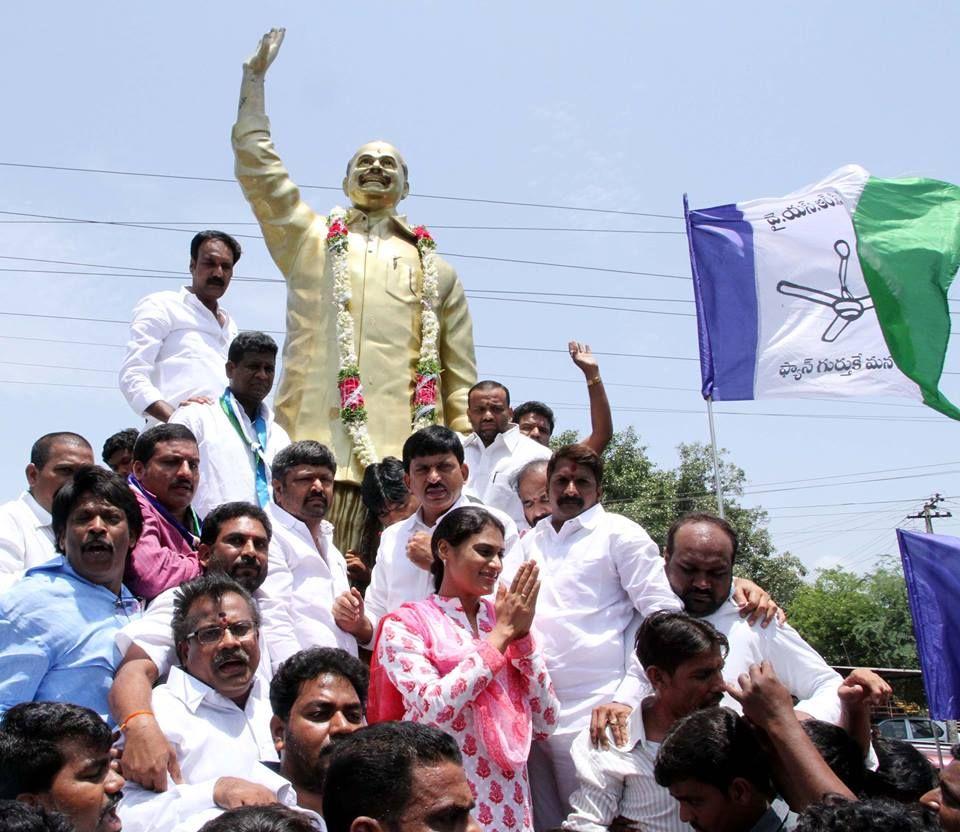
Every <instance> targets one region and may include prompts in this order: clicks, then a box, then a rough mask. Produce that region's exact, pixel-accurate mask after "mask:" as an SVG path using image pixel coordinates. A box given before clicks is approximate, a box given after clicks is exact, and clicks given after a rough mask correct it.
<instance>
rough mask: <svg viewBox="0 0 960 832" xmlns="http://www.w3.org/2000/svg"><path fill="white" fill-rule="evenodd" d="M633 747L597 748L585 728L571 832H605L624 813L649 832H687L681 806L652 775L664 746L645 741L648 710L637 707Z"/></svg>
mask: <svg viewBox="0 0 960 832" xmlns="http://www.w3.org/2000/svg"><path fill="white" fill-rule="evenodd" d="M629 732H630V742H631V743H632V744H631V745H630V746H629V747H625V748H617V746H616V744H615V743H614V742H613V741H612V740H611V741H610V747H609V748H606V749H602V750H601V749H597V748H594V747H593V743H591V742H590V729H589V728H585V729H584V730H583V731H581V732H580V733H579V734H578V735H577V738H576V739H575V740H574V741H573V746H572V747H571V749H570V753H571V754H572V755H573V762H574V765H576V767H577V781H578V783H579V785H578V787H577V790H576V791H575V792H574V793H573V794H572V795H571V796H570V809H571V811H570V814H569V815H568V816H567V819H566V820H565V821H564V823H563V828H564V829H566V830H569V832H606V830H607V829H608V828H609V827H610V824H611V823H612V822H613V819H614V818H616V817H618V816H619V815H622V816H623V817H625V818H629V819H630V820H632V821H637V826H639V827H640V828H641V829H643V830H645V832H646V831H647V830H649V832H686V830H689V829H690V828H691V827H690V825H689V824H687V823H684V822H683V821H682V820H680V804H679V803H678V802H677V801H676V800H674V798H673V796H672V795H671V794H670V792H669V790H667V789H665V788H664V787H663V786H658V785H657V781H656V780H655V779H654V776H653V767H654V763H655V762H656V759H657V751H659V750H660V743H658V742H651V741H649V740H648V739H647V737H646V732H645V731H644V726H643V710H642V708H635V709H634V711H633V713H632V714H630V719H629Z"/></svg>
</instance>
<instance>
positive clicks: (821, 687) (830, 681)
mask: <svg viewBox="0 0 960 832" xmlns="http://www.w3.org/2000/svg"><path fill="white" fill-rule="evenodd" d="M758 634H759V636H760V645H759V646H760V652H761V654H762V655H763V657H764V658H765V659H766V660H767V661H769V662H770V663H771V664H772V665H773V669H774V670H775V671H776V674H777V676H778V677H779V678H780V681H781V682H783V683H784V684H785V685H786V686H787V688H788V689H789V691H790V692H791V693H792V694H793V695H794V696H796V697H797V699H798V700H799V701H798V702H797V704H796V706H795V707H796V709H797V710H798V711H803V712H804V713H808V714H810V716H812V717H813V718H814V719H822V720H823V721H824V722H831V723H833V724H834V725H836V724H838V723H839V722H840V697H839V696H838V694H837V690H838V689H839V687H840V684H841V683H842V682H843V679H842V678H841V677H840V674H839V673H837V671H835V670H834V669H833V668H831V667H830V666H829V665H828V664H827V663H826V662H825V661H824V660H823V657H822V656H820V654H819V653H817V651H816V650H814V649H813V648H812V647H811V646H810V645H809V644H807V643H806V642H805V641H804V640H803V639H802V638H801V637H800V634H799V633H798V632H797V631H796V630H794V629H793V627H791V626H790V625H789V624H780V623H779V622H774V623H772V624H771V625H770V626H769V627H766V628H760V629H759V630H758Z"/></svg>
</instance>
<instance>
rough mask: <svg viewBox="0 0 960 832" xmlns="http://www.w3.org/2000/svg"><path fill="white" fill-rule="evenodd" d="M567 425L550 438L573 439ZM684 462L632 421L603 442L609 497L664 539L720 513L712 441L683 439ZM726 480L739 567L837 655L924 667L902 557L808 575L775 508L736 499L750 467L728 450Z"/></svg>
mask: <svg viewBox="0 0 960 832" xmlns="http://www.w3.org/2000/svg"><path fill="white" fill-rule="evenodd" d="M576 440H577V435H576V433H575V432H573V431H565V432H564V433H561V434H559V435H557V436H556V437H554V440H553V442H551V445H552V446H553V447H554V448H557V447H559V446H561V445H565V444H568V443H570V442H575V441H576ZM677 453H678V457H679V459H678V464H677V467H676V468H660V467H659V466H657V465H656V464H655V463H654V462H653V460H651V459H650V457H649V456H648V455H647V449H646V447H645V446H644V445H643V444H641V442H640V438H639V437H638V436H637V433H636V431H635V430H634V429H633V428H627V429H626V430H623V431H619V432H617V433H615V434H614V437H613V440H612V441H611V442H610V445H609V446H608V448H607V450H606V451H605V452H604V463H605V468H604V475H603V503H604V506H605V507H606V508H607V510H608V511H615V512H617V513H618V514H623V515H625V516H627V517H629V518H630V519H632V520H634V521H636V522H637V523H639V524H640V525H641V526H643V527H644V528H645V529H646V530H647V532H648V533H649V534H650V536H651V537H652V538H653V539H654V540H655V541H656V542H657V544H658V545H659V546H660V548H661V549H662V548H663V546H664V544H665V542H666V537H667V530H668V529H669V528H670V525H671V524H672V523H673V521H674V520H676V519H677V518H678V517H679V516H680V515H682V514H685V513H687V512H690V511H709V512H713V513H716V511H717V500H716V492H715V488H714V481H713V458H712V455H711V452H710V446H709V445H706V444H704V443H701V442H690V443H684V444H682V445H680V446H679V447H678V448H677ZM724 456H725V452H721V465H720V468H721V471H720V480H721V483H722V486H723V493H724V508H725V510H726V516H727V519H728V520H729V521H730V523H731V524H732V525H733V527H734V528H735V529H736V530H737V534H738V535H739V538H740V552H739V555H738V558H737V566H736V572H737V574H738V575H741V576H743V577H746V578H750V579H751V580H753V581H755V582H756V583H757V584H759V585H760V586H762V587H763V588H764V589H765V590H767V592H769V593H770V594H771V595H772V596H773V598H774V599H775V600H776V601H777V603H779V604H780V605H781V606H783V607H784V608H785V609H786V610H787V612H788V614H789V617H790V623H791V624H793V625H794V626H795V627H796V628H797V630H798V631H799V632H800V633H801V635H802V636H803V637H804V638H805V639H806V640H807V641H809V642H810V644H811V645H813V647H814V648H815V649H816V650H817V651H818V652H819V653H820V654H821V655H822V656H823V657H824V658H825V659H826V660H827V662H828V663H830V664H837V665H852V666H868V667H870V666H872V667H917V666H918V663H917V651H916V642H915V640H914V637H913V629H912V624H911V619H910V610H909V607H908V606H907V595H906V588H905V586H904V582H903V573H902V572H901V571H900V567H899V562H897V561H895V560H889V561H885V562H883V563H881V565H880V566H879V567H878V568H876V569H874V571H873V572H870V573H869V574H867V575H865V576H863V577H860V576H858V575H856V574H854V573H853V572H849V571H847V570H845V569H841V568H837V569H827V570H823V571H821V572H820V573H819V574H818V576H817V579H816V581H815V582H814V583H813V584H806V583H804V580H803V578H804V576H805V575H806V574H807V571H806V569H805V568H804V566H803V564H802V563H801V562H800V560H799V558H797V557H795V556H794V555H791V554H790V553H789V552H784V553H783V554H778V553H777V551H776V549H775V548H774V546H773V542H772V541H771V540H770V534H769V532H768V531H767V529H766V523H767V513H766V512H765V511H764V510H763V509H760V508H745V507H743V506H741V505H740V504H739V502H738V498H739V497H740V496H742V494H743V486H744V483H745V481H746V475H745V474H744V472H743V470H742V469H740V468H738V467H737V466H736V465H734V464H733V463H731V462H729V461H728V460H726V459H724V458H723V457H724Z"/></svg>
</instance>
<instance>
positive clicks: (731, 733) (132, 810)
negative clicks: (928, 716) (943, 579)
mask: <svg viewBox="0 0 960 832" xmlns="http://www.w3.org/2000/svg"><path fill="white" fill-rule="evenodd" d="M239 256H240V247H239V245H238V244H237V243H236V241H235V240H233V239H232V238H231V237H229V236H228V235H226V234H223V233H222V232H202V233H201V234H199V235H197V237H196V238H195V239H194V241H193V244H192V247H191V274H192V283H191V285H190V286H189V287H185V288H184V289H182V290H180V291H179V292H160V293H156V294H155V295H151V296H148V297H146V298H144V299H143V300H142V301H141V302H140V303H139V304H138V305H137V307H136V309H135V311H134V319H133V322H132V324H131V338H130V344H129V347H128V350H127V355H126V359H125V360H124V363H123V367H122V369H121V373H120V386H121V390H122V391H123V393H124V395H125V396H126V398H127V400H128V401H129V402H130V404H131V406H132V407H133V408H134V410H135V411H136V412H137V413H138V414H143V415H144V417H145V418H146V419H147V421H146V423H145V424H144V426H143V429H142V430H140V431H137V430H124V431H120V432H119V433H116V434H114V435H113V436H111V437H110V438H109V439H107V441H106V442H105V443H104V445H103V449H102V454H101V456H102V460H103V462H104V464H105V465H106V466H107V467H102V466H98V465H97V464H96V463H95V459H94V453H93V449H92V447H91V445H90V443H89V442H88V440H87V439H85V438H84V437H82V436H80V435H78V434H76V433H73V432H69V431H62V432H57V433H50V434H46V435H44V436H42V437H40V438H39V439H37V440H36V442H35V443H34V445H33V448H32V449H31V452H30V460H29V463H28V464H27V466H26V471H25V474H26V481H27V488H26V490H25V491H24V493H23V494H21V495H20V497H19V498H17V499H15V500H13V501H11V502H8V503H6V504H5V505H3V506H0V828H4V829H11V830H55V832H61V831H62V830H67V829H71V828H72V829H75V830H76V832H119V830H120V829H121V828H122V829H124V830H127V832H167V831H168V830H169V832H173V830H177V832H194V830H200V829H202V830H206V832H215V831H216V830H231V832H232V831H233V830H243V831H244V832H247V830H249V832H254V830H257V832H260V831H262V832H268V831H269V832H273V831H274V830H277V832H279V831H280V830H297V831H298V832H300V831H301V830H303V832H306V830H310V829H314V830H315V829H324V830H325V829H329V830H330V832H376V830H388V829H389V830H398V829H402V830H423V829H428V828H429V829H436V830H441V832H463V830H467V829H470V830H477V829H484V830H491V832H492V831H493V830H497V832H504V831H505V830H506V831H507V832H523V831H524V830H537V832H544V830H557V829H563V830H568V832H596V830H600V829H610V828H614V829H616V830H620V832H628V830H629V831H630V832H632V831H633V830H664V831H666V830H683V829H688V828H693V829H697V830H704V831H705V832H741V831H742V832H749V830H758V831H759V832H765V830H777V829H790V828H797V829H801V830H841V829H864V828H867V827H868V826H869V828H871V829H876V830H885V829H898V830H900V829H903V830H909V829H935V828H941V827H942V828H944V829H948V830H956V829H960V759H954V760H953V761H952V762H951V763H950V764H949V765H948V766H946V767H945V768H944V769H943V770H942V771H941V772H939V773H938V772H937V771H936V770H935V769H933V768H932V767H931V766H930V764H929V763H928V762H927V761H926V760H925V759H924V758H923V757H922V756H921V755H918V754H916V753H915V752H914V750H913V749H912V748H910V747H904V746H903V745H901V744H899V743H895V742H892V741H880V740H876V739H874V738H873V737H872V735H871V730H870V725H871V724H870V708H871V705H872V704H874V703H877V702H879V701H882V700H883V699H885V698H886V697H888V696H889V694H890V688H889V686H888V685H887V684H886V683H885V682H884V681H883V679H882V678H880V677H879V676H878V675H877V674H876V673H874V672H872V671H870V670H867V669H862V668H861V669H857V670H854V671H853V672H852V673H850V674H849V675H848V676H847V677H846V678H842V677H841V676H840V675H839V674H837V673H836V672H835V671H834V670H832V669H831V668H830V667H828V666H827V664H826V663H825V662H824V660H823V659H822V658H821V657H820V656H819V655H818V654H817V653H816V652H815V651H814V650H813V649H812V648H811V647H810V646H809V645H808V644H806V642H804V641H803V639H802V638H801V637H800V636H799V635H798V634H797V633H796V631H795V630H793V628H791V627H790V626H789V624H787V623H786V622H785V621H784V620H783V615H782V612H781V611H779V610H778V609H777V607H776V604H775V603H774V602H773V601H772V600H771V599H770V598H769V596H768V595H767V593H765V592H764V591H763V590H762V589H761V588H760V587H758V586H756V585H755V584H753V583H751V582H750V581H746V580H742V579H740V578H735V577H734V568H735V565H736V560H737V554H738V536H737V532H736V530H735V529H734V528H733V527H732V526H731V525H730V524H729V523H728V522H727V521H725V520H723V519H721V518H720V517H717V516H714V515H711V514H705V513H697V514H687V515H683V516H680V517H678V518H677V519H676V522H675V523H674V524H673V526H672V527H671V528H670V530H669V533H668V535H667V538H666V541H665V546H664V548H663V551H662V553H661V551H660V549H659V547H658V546H657V544H656V543H654V541H653V540H652V539H651V538H650V536H649V535H648V534H647V533H646V532H645V531H644V529H643V528H642V527H641V526H639V525H638V524H636V523H634V522H633V521H631V520H629V519H627V518H625V517H623V516H620V515H618V514H615V513H612V512H608V511H606V509H605V508H604V506H603V504H602V497H603V477H604V470H603V459H602V453H603V450H604V448H605V447H606V445H607V443H608V442H609V441H610V438H611V437H612V420H611V416H610V407H609V403H608V401H607V398H606V394H605V393H604V391H603V383H602V380H601V377H600V372H599V367H598V365H597V361H596V359H595V358H594V357H593V355H592V353H591V351H590V349H589V346H587V345H585V344H580V343H578V342H575V341H572V342H570V344H569V353H570V356H571V359H572V361H573V362H574V363H575V364H576V366H577V367H578V368H579V369H580V370H581V371H582V372H583V374H584V378H585V382H586V386H587V390H588V396H589V402H590V407H591V422H592V432H591V434H590V436H589V437H588V438H587V439H586V440H584V441H583V442H580V443H576V444H569V445H564V446H562V447H559V448H556V449H554V450H551V448H550V445H549V443H550V439H551V437H552V436H553V434H554V429H555V421H554V414H553V412H552V411H551V409H550V408H549V407H548V406H547V405H545V404H543V403H541V402H526V403H524V404H522V405H519V406H517V407H516V408H513V407H512V406H511V400H510V393H509V391H508V389H507V387H506V386H505V385H504V384H502V383H500V382H499V381H495V380H486V381H480V382H478V383H476V384H475V385H473V386H472V387H471V388H470V390H469V392H468V394H467V402H466V405H467V417H468V420H469V424H470V427H471V431H470V432H469V433H466V434H458V433H455V432H454V431H453V430H451V429H450V428H448V427H446V426H444V425H442V424H434V425H430V426H427V427H423V428H421V429H419V430H416V431H415V432H412V433H411V434H410V435H409V437H408V438H406V441H405V442H404V443H403V446H402V458H399V459H397V458H394V457H387V458H384V459H382V460H381V461H379V462H376V463H373V464H371V465H369V466H368V467H367V468H366V470H365V472H364V476H363V482H362V485H361V487H360V495H361V497H362V501H363V504H364V506H365V507H366V510H367V516H368V519H367V522H366V524H365V526H364V533H363V535H362V537H361V538H360V539H359V540H358V541H357V542H356V545H355V546H354V547H352V548H349V549H347V550H346V551H343V552H342V551H341V550H340V548H339V547H338V545H337V543H336V542H335V538H334V532H335V530H334V528H333V526H332V524H331V523H330V521H329V519H328V518H329V516H330V512H331V507H332V505H333V504H334V501H335V495H336V492H337V488H338V485H337V470H338V465H340V464H342V463H343V462H344V461H343V460H338V459H336V458H335V456H334V453H333V452H332V451H331V449H330V448H329V447H327V446H326V445H323V444H321V443H320V442H318V441H315V440H313V439H309V438H298V439H297V441H291V438H290V436H288V435H287V433H286V432H285V431H284V429H283V428H282V427H281V426H280V425H279V424H278V423H277V422H276V421H275V419H274V414H273V412H272V410H271V408H270V407H269V406H268V405H267V404H266V399H267V398H268V396H269V395H270V393H271V390H272V388H273V382H274V374H275V368H276V360H277V350H278V348H277V344H276V343H275V342H274V341H273V339H272V338H270V336H269V335H267V334H265V333H262V332H249V331H243V332H241V331H239V330H238V328H237V326H236V324H235V323H234V321H233V319H232V318H231V317H230V315H229V314H228V313H227V312H226V311H225V310H224V309H223V308H222V306H221V305H220V300H221V298H222V297H223V295H224V293H225V292H226V290H227V288H228V287H229V284H230V277H231V275H232V270H233V267H234V265H235V263H236V261H237V259H238V258H239ZM954 754H955V756H958V757H960V747H957V748H955V749H954Z"/></svg>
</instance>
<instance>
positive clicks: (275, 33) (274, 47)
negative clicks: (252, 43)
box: [243, 28, 287, 75]
mask: <svg viewBox="0 0 960 832" xmlns="http://www.w3.org/2000/svg"><path fill="white" fill-rule="evenodd" d="M286 32H287V30H286V29H282V28H281V29H271V30H270V31H269V32H267V33H266V34H265V35H264V36H263V37H262V38H260V45H259V46H258V47H257V51H256V52H254V53H253V54H252V55H251V56H250V57H249V58H248V59H247V60H246V62H245V63H244V65H243V66H244V67H245V68H246V69H249V70H250V71H251V72H252V73H254V74H255V75H266V73H267V69H269V68H270V64H272V63H273V59H274V58H276V57H277V53H278V52H279V51H280V44H281V43H283V36H284V35H285V34H286Z"/></svg>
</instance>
